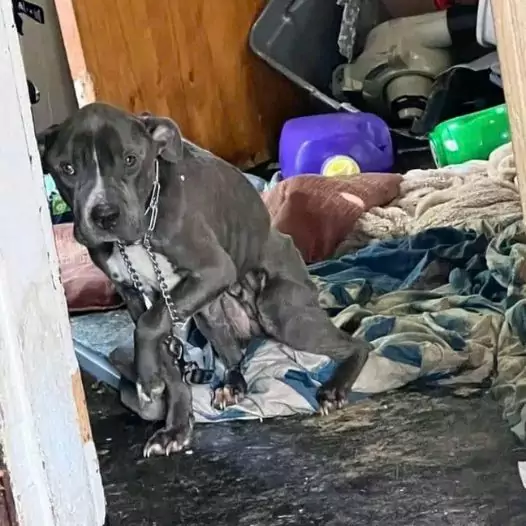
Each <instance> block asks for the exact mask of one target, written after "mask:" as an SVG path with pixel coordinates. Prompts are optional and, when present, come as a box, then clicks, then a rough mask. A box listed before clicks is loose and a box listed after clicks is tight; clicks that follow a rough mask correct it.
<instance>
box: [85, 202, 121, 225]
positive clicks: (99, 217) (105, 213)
mask: <svg viewBox="0 0 526 526" xmlns="http://www.w3.org/2000/svg"><path fill="white" fill-rule="evenodd" d="M119 215H120V210H119V207H118V206H116V205H112V204H110V203H100V204H98V205H95V206H94V207H93V208H92V209H91V219H92V220H93V222H94V223H95V224H96V225H97V226H98V227H99V228H102V229H103V230H109V229H110V228H113V227H114V226H115V225H116V224H117V219H119Z"/></svg>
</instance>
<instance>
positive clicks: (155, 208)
mask: <svg viewBox="0 0 526 526" xmlns="http://www.w3.org/2000/svg"><path fill="white" fill-rule="evenodd" d="M154 169H155V178H154V182H153V189H152V196H151V198H150V203H149V205H148V208H147V209H146V211H145V212H144V214H145V215H147V214H150V223H149V225H148V229H147V230H146V233H145V234H144V237H143V239H142V243H141V244H142V246H143V247H144V249H145V250H146V253H147V254H148V257H149V258H150V261H151V263H152V267H153V271H154V273H155V277H156V279H157V282H158V283H159V289H160V291H161V295H162V297H163V300H164V303H165V305H166V309H167V310H168V315H169V316H170V321H171V323H172V330H171V334H170V336H169V337H168V338H167V341H166V342H165V343H166V344H167V345H168V347H169V349H170V351H171V352H173V353H176V359H177V360H181V359H182V354H183V344H182V342H181V341H180V339H179V336H178V327H177V324H178V323H182V322H184V319H183V318H182V317H181V316H180V315H179V313H178V312H177V310H176V308H175V305H174V302H173V300H172V297H171V295H170V290H169V289H168V285H167V283H166V280H165V279H164V276H163V273H162V271H161V267H160V266H159V262H158V261H157V257H156V256H155V253H154V251H153V250H152V244H151V236H152V234H153V231H154V230H155V225H156V223H157V215H158V212H159V195H160V192H161V184H160V182H159V162H158V161H157V159H156V160H155V168H154ZM181 179H182V177H181ZM117 247H118V249H119V252H120V254H121V256H122V259H123V261H124V265H125V267H126V270H127V271H128V274H129V275H130V278H131V280H132V284H133V287H134V288H135V289H136V290H137V291H138V292H139V293H140V294H142V295H143V296H144V297H145V299H147V296H146V294H145V290H144V286H143V284H142V282H141V279H140V277H139V275H138V274H137V271H136V270H135V269H134V268H133V265H132V263H131V260H130V258H129V257H128V254H127V253H126V247H125V245H124V244H123V243H121V242H120V241H117ZM150 305H151V303H150ZM147 307H149V305H147Z"/></svg>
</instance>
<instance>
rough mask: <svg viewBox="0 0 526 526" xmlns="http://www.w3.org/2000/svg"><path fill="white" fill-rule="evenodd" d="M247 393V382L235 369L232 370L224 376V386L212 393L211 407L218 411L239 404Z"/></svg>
mask: <svg viewBox="0 0 526 526" xmlns="http://www.w3.org/2000/svg"><path fill="white" fill-rule="evenodd" d="M246 392H247V382H246V381H245V378H244V377H243V375H242V374H241V372H240V371H239V370H237V369H232V370H231V371H229V372H228V373H227V375H226V378H225V382H224V384H222V385H220V386H219V387H217V388H216V389H215V391H214V397H213V400H212V405H213V407H214V408H215V409H219V410H220V411H222V410H224V409H226V408H227V407H230V406H232V405H237V404H239V403H240V402H241V401H242V400H243V398H245V394H246Z"/></svg>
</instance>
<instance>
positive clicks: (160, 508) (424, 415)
mask: <svg viewBox="0 0 526 526" xmlns="http://www.w3.org/2000/svg"><path fill="white" fill-rule="evenodd" d="M85 385H86V391H87V398H88V404H89V408H90V412H91V419H92V428H93V433H94V437H95V442H96V444H97V447H98V451H99V456H100V462H101V470H102V476H103V480H104V484H105V488H106V497H107V506H108V524H109V525H110V526H119V525H123V526H172V525H177V524H184V525H185V526H204V525H209V524H212V525H217V526H228V525H232V526H293V525H294V526H373V525H389V526H413V525H414V526H428V525H429V526H440V525H450V526H451V525H453V526H486V525H488V526H489V525H491V526H493V525H494V526H515V525H521V526H524V524H526V490H525V489H523V487H522V485H521V482H520V479H519V475H518V470H517V460H526V448H524V447H522V446H520V445H519V444H517V443H516V441H515V440H514V438H513V436H512V435H511V433H510V432H509V431H508V430H507V429H506V427H505V425H504V423H503V422H502V420H501V417H500V411H499V408H498V406H497V405H496V404H495V403H494V402H493V401H492V400H491V399H490V398H489V397H488V396H486V395H478V396H475V397H472V398H456V397H453V396H451V395H444V393H440V392H437V391H435V392H428V393H418V392H408V391H402V392H396V393H389V394H386V395H382V396H378V397H375V398H374V399H372V400H368V401H366V402H362V403H360V404H357V405H355V406H352V407H348V408H346V409H345V410H343V411H342V412H340V413H339V414H337V415H335V416H331V417H329V418H327V419H321V418H317V417H301V418H287V419H275V420H270V421H265V422H262V423H261V422H240V423H228V424H209V425H198V426H197V428H196V433H195V437H194V442H193V449H192V454H182V455H179V456H175V457H171V458H157V459H153V460H143V459H142V458H141V449H142V446H143V443H144V442H145V440H146V439H147V437H148V436H149V435H150V433H151V431H152V429H153V426H152V425H151V424H147V423H144V422H142V421H140V420H139V419H138V418H136V417H135V416H134V415H131V414H130V413H129V412H127V411H126V410H125V409H124V408H122V407H121V406H120V405H119V403H118V402H117V396H116V395H115V393H113V392H111V391H108V390H106V389H105V388H99V387H98V386H97V385H96V384H95V385H93V384H91V383H90V382H89V381H87V382H85Z"/></svg>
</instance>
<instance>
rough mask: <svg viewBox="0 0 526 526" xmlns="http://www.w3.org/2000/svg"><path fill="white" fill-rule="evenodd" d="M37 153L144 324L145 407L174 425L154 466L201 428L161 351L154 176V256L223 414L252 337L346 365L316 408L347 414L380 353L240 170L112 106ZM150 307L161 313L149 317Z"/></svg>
mask: <svg viewBox="0 0 526 526" xmlns="http://www.w3.org/2000/svg"><path fill="white" fill-rule="evenodd" d="M38 143H39V148H40V153H41V158H42V163H43V168H44V170H45V171H46V172H48V173H50V174H52V176H53V177H54V179H55V182H56V185H57V187H58V189H59V191H60V192H61V194H62V196H63V198H64V199H65V201H66V202H67V203H68V204H69V205H70V206H71V208H72V210H73V215H74V218H75V220H74V232H75V237H76V239H77V240H78V241H79V242H80V243H82V244H84V245H85V246H86V247H87V248H88V250H89V253H90V255H91V257H92V259H93V261H94V263H95V264H96V265H98V266H99V267H100V268H101V269H102V270H103V271H104V272H105V273H106V274H107V275H108V276H109V278H110V279H111V280H112V281H113V282H114V284H115V286H116V288H117V290H118V292H119V293H120V295H121V296H122V297H123V299H124V300H125V302H126V304H127V306H128V309H129V312H130V314H131V317H132V318H133V320H134V322H135V325H136V328H135V334H134V340H135V344H134V349H135V350H134V352H135V361H134V364H135V365H134V367H135V372H136V375H137V389H138V393H139V395H140V397H142V399H143V400H153V399H159V396H160V394H161V393H162V395H163V400H164V402H163V404H164V406H163V407H165V411H166V417H165V422H164V427H163V428H161V429H159V430H158V431H157V432H156V433H155V434H154V435H153V436H152V437H151V438H150V440H149V441H148V443H147V444H146V446H145V455H147V456H148V455H149V454H163V455H164V454H166V455H168V454H170V453H172V452H174V451H178V450H180V449H181V448H182V447H184V446H185V445H187V444H188V443H189V440H190V435H191V430H192V422H193V418H192V400H191V394H190V389H189V387H188V385H186V383H185V382H184V381H183V377H182V374H183V372H182V371H181V370H180V367H179V366H178V364H177V363H176V362H175V363H174V360H173V358H171V357H170V355H169V353H167V351H166V349H165V345H163V342H164V341H165V339H166V336H167V335H169V334H170V331H171V329H172V325H173V324H172V321H171V318H170V316H169V311H168V309H167V305H166V302H165V300H164V299H163V297H162V294H160V292H162V291H161V288H160V285H159V279H158V274H156V273H155V272H154V269H153V266H152V261H151V258H150V257H149V255H148V253H147V252H146V250H145V248H144V243H143V242H141V241H142V240H143V239H144V236H145V234H146V232H147V231H148V224H149V222H150V217H149V214H148V213H147V212H148V210H149V208H148V206H149V203H150V202H151V198H152V197H151V195H152V189H153V188H154V183H155V181H156V178H157V179H158V181H159V184H160V195H159V200H158V214H157V219H156V222H155V228H154V230H153V232H151V237H150V242H151V247H152V251H153V252H154V255H155V259H156V260H157V262H158V266H159V268H160V271H161V273H162V277H163V278H164V281H165V283H166V285H167V288H168V291H169V297H170V298H171V301H172V302H173V306H174V307H175V310H176V311H177V313H178V315H179V316H180V317H181V319H188V318H190V317H193V318H194V320H195V322H196V324H197V327H198V328H199V330H200V331H201V332H202V333H203V335H204V336H205V337H206V338H207V339H208V340H209V341H210V342H211V344H212V346H213V347H214V349H215V351H216V352H217V353H218V354H219V355H220V356H221V358H222V359H223V361H224V363H225V365H226V367H227V373H226V377H225V379H224V383H223V384H222V385H221V386H220V387H219V388H218V389H217V390H216V391H215V396H214V404H215V405H216V407H220V408H221V407H225V406H226V405H230V404H234V403H236V402H237V401H238V400H239V399H240V398H241V397H242V396H243V394H244V393H245V392H246V388H247V387H246V383H245V381H244V379H243V376H242V374H241V371H240V363H241V361H242V359H243V350H244V346H245V345H246V343H247V342H248V340H249V339H250V338H251V337H252V336H254V335H265V336H268V337H270V338H273V339H275V340H277V341H279V342H282V343H284V344H286V345H288V346H290V347H292V348H294V349H297V350H300V351H306V352H310V353H314V354H323V355H327V356H329V357H331V358H333V359H335V360H337V361H338V362H339V365H338V367H337V368H336V370H335V373H334V375H333V376H332V378H331V379H330V380H329V381H328V382H327V383H325V384H324V385H322V386H321V387H320V389H319V391H318V395H317V398H318V401H319V404H320V412H322V413H324V414H326V413H328V412H329V411H332V410H333V409H337V408H340V407H341V406H342V405H343V403H344V401H345V399H346V396H347V394H348V392H349V390H350V389H351V387H352V384H353V383H354V381H355V380H356V378H357V376H358V374H359V373H360V371H361V369H362V367H363V365H364V363H365V361H366V359H367V355H368V352H369V350H370V345H369V344H368V343H366V342H365V341H363V340H360V339H356V338H353V337H351V336H350V335H349V334H347V333H345V332H343V331H341V330H340V329H338V328H337V327H335V326H334V325H333V323H332V322H331V320H330V318H329V317H328V315H327V314H326V313H325V311H324V310H323V309H322V308H321V307H320V305H319V303H318V297H317V292H316V288H315V287H314V285H313V284H312V282H311V281H310V279H309V275H308V272H307V269H306V266H305V264H304V263H303V261H302V259H301V257H300V255H299V252H298V251H297V250H296V248H295V247H294V245H293V243H292V241H291V238H290V237H289V236H285V235H283V234H281V233H279V232H278V231H277V230H275V229H274V228H273V227H272V226H271V223H270V217H269V214H268V212H267V209H266V207H265V205H264V203H263V202H262V200H261V198H260V196H259V194H258V193H257V191H256V190H255V189H254V188H253V187H252V185H251V184H250V183H249V182H248V181H247V180H246V178H245V177H244V176H243V174H242V173H241V172H240V171H239V170H237V169H236V168H234V167H232V166H231V165H229V164H228V163H226V162H224V161H222V160H221V159H219V158H217V157H215V156H214V155H212V154H210V153H209V152H206V151H204V150H202V149H200V148H197V147H196V146H194V145H192V144H190V143H188V142H186V141H184V140H183V139H182V137H181V134H180V131H179V128H178V127H177V125H176V124H175V123H174V122H173V121H172V120H170V119H168V118H160V117H155V116H152V115H149V114H144V115H140V116H136V115H132V114H130V113H127V112H125V111H122V110H120V109H117V108H115V107H113V106H110V105H107V104H102V103H94V104H90V105H87V106H84V107H83V108H81V109H80V110H79V111H78V112H76V113H75V114H74V115H73V116H72V117H70V118H69V119H67V120H66V121H64V122H63V123H62V124H59V125H54V126H52V127H50V128H49V129H47V130H46V131H45V132H43V133H41V134H40V135H39V136H38ZM118 243H121V245H123V246H125V247H126V248H125V252H126V255H127V256H128V258H129V260H130V262H131V264H132V266H133V269H134V270H135V271H136V273H137V274H138V277H139V279H140V282H141V284H142V285H143V289H144V290H143V291H142V292H143V293H139V292H138V291H137V289H136V288H135V287H134V282H133V280H132V279H131V277H130V272H129V270H130V269H129V267H127V266H126V265H125V261H124V258H123V256H122V252H120V251H119V249H118ZM145 296H146V297H148V298H149V299H150V300H151V302H152V305H151V307H150V308H148V309H147V308H146V305H145Z"/></svg>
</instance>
